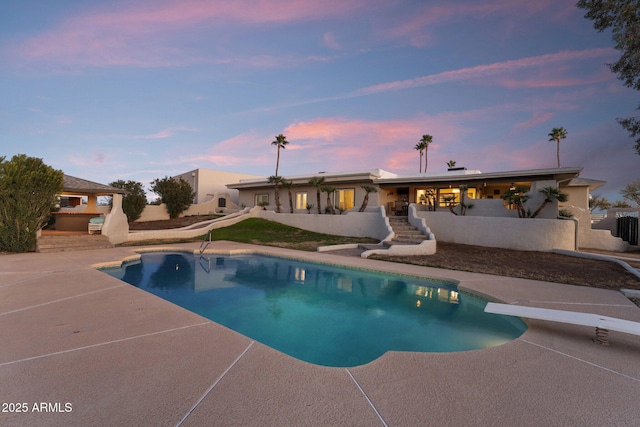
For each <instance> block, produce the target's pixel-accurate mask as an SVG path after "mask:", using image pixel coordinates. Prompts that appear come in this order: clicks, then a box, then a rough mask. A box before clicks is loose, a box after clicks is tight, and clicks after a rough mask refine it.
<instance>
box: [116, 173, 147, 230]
mask: <svg viewBox="0 0 640 427" xmlns="http://www.w3.org/2000/svg"><path fill="white" fill-rule="evenodd" d="M109 185H110V186H111V187H115V188H121V189H123V190H125V191H126V192H127V194H125V195H124V196H123V197H122V210H123V211H124V214H125V215H126V216H127V222H129V223H131V222H134V221H135V220H137V219H138V218H140V216H141V215H142V211H143V210H144V207H145V206H146V205H147V195H146V193H145V192H144V188H143V187H142V184H141V183H139V182H136V181H126V182H125V181H123V180H121V179H119V180H117V181H114V182H112V183H110V184H109Z"/></svg>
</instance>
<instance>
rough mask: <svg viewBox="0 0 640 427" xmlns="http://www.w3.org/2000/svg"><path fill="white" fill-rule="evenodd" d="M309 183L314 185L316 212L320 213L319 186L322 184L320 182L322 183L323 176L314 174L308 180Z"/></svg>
mask: <svg viewBox="0 0 640 427" xmlns="http://www.w3.org/2000/svg"><path fill="white" fill-rule="evenodd" d="M309 184H311V185H313V186H314V187H316V201H317V203H318V205H317V206H318V214H320V193H321V191H320V187H321V186H322V184H324V176H323V177H319V176H314V177H313V178H311V179H310V180H309Z"/></svg>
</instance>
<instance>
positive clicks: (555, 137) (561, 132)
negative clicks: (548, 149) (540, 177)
mask: <svg viewBox="0 0 640 427" xmlns="http://www.w3.org/2000/svg"><path fill="white" fill-rule="evenodd" d="M548 136H549V141H556V157H557V158H558V167H560V140H562V139H565V138H566V137H567V130H566V129H565V128H553V129H551V132H550V133H549V135H548Z"/></svg>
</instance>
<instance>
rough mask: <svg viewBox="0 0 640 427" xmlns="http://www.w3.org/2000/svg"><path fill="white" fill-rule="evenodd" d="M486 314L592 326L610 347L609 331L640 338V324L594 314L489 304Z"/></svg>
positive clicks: (600, 339) (600, 338) (603, 342)
mask: <svg viewBox="0 0 640 427" xmlns="http://www.w3.org/2000/svg"><path fill="white" fill-rule="evenodd" d="M484 311H485V313H493V314H504V315H507V316H518V317H526V318H529V319H537V320H548V321H550V322H559V323H569V324H571V325H581V326H590V327H592V328H596V340H597V341H598V342H599V343H601V344H604V345H608V344H609V343H608V331H617V332H624V333H626V334H632V335H638V336H640V322H632V321H630V320H623V319H618V318H615V317H608V316H601V315H599V314H593V313H580V312H575V311H565V310H552V309H549V308H537V307H526V306H522V305H512V304H498V303H495V302H490V303H487V306H486V307H485V309H484Z"/></svg>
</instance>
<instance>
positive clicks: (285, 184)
mask: <svg viewBox="0 0 640 427" xmlns="http://www.w3.org/2000/svg"><path fill="white" fill-rule="evenodd" d="M282 186H283V187H284V188H286V189H287V192H288V193H289V211H290V212H291V213H293V194H291V187H293V181H287V180H285V179H284V178H283V179H282Z"/></svg>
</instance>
